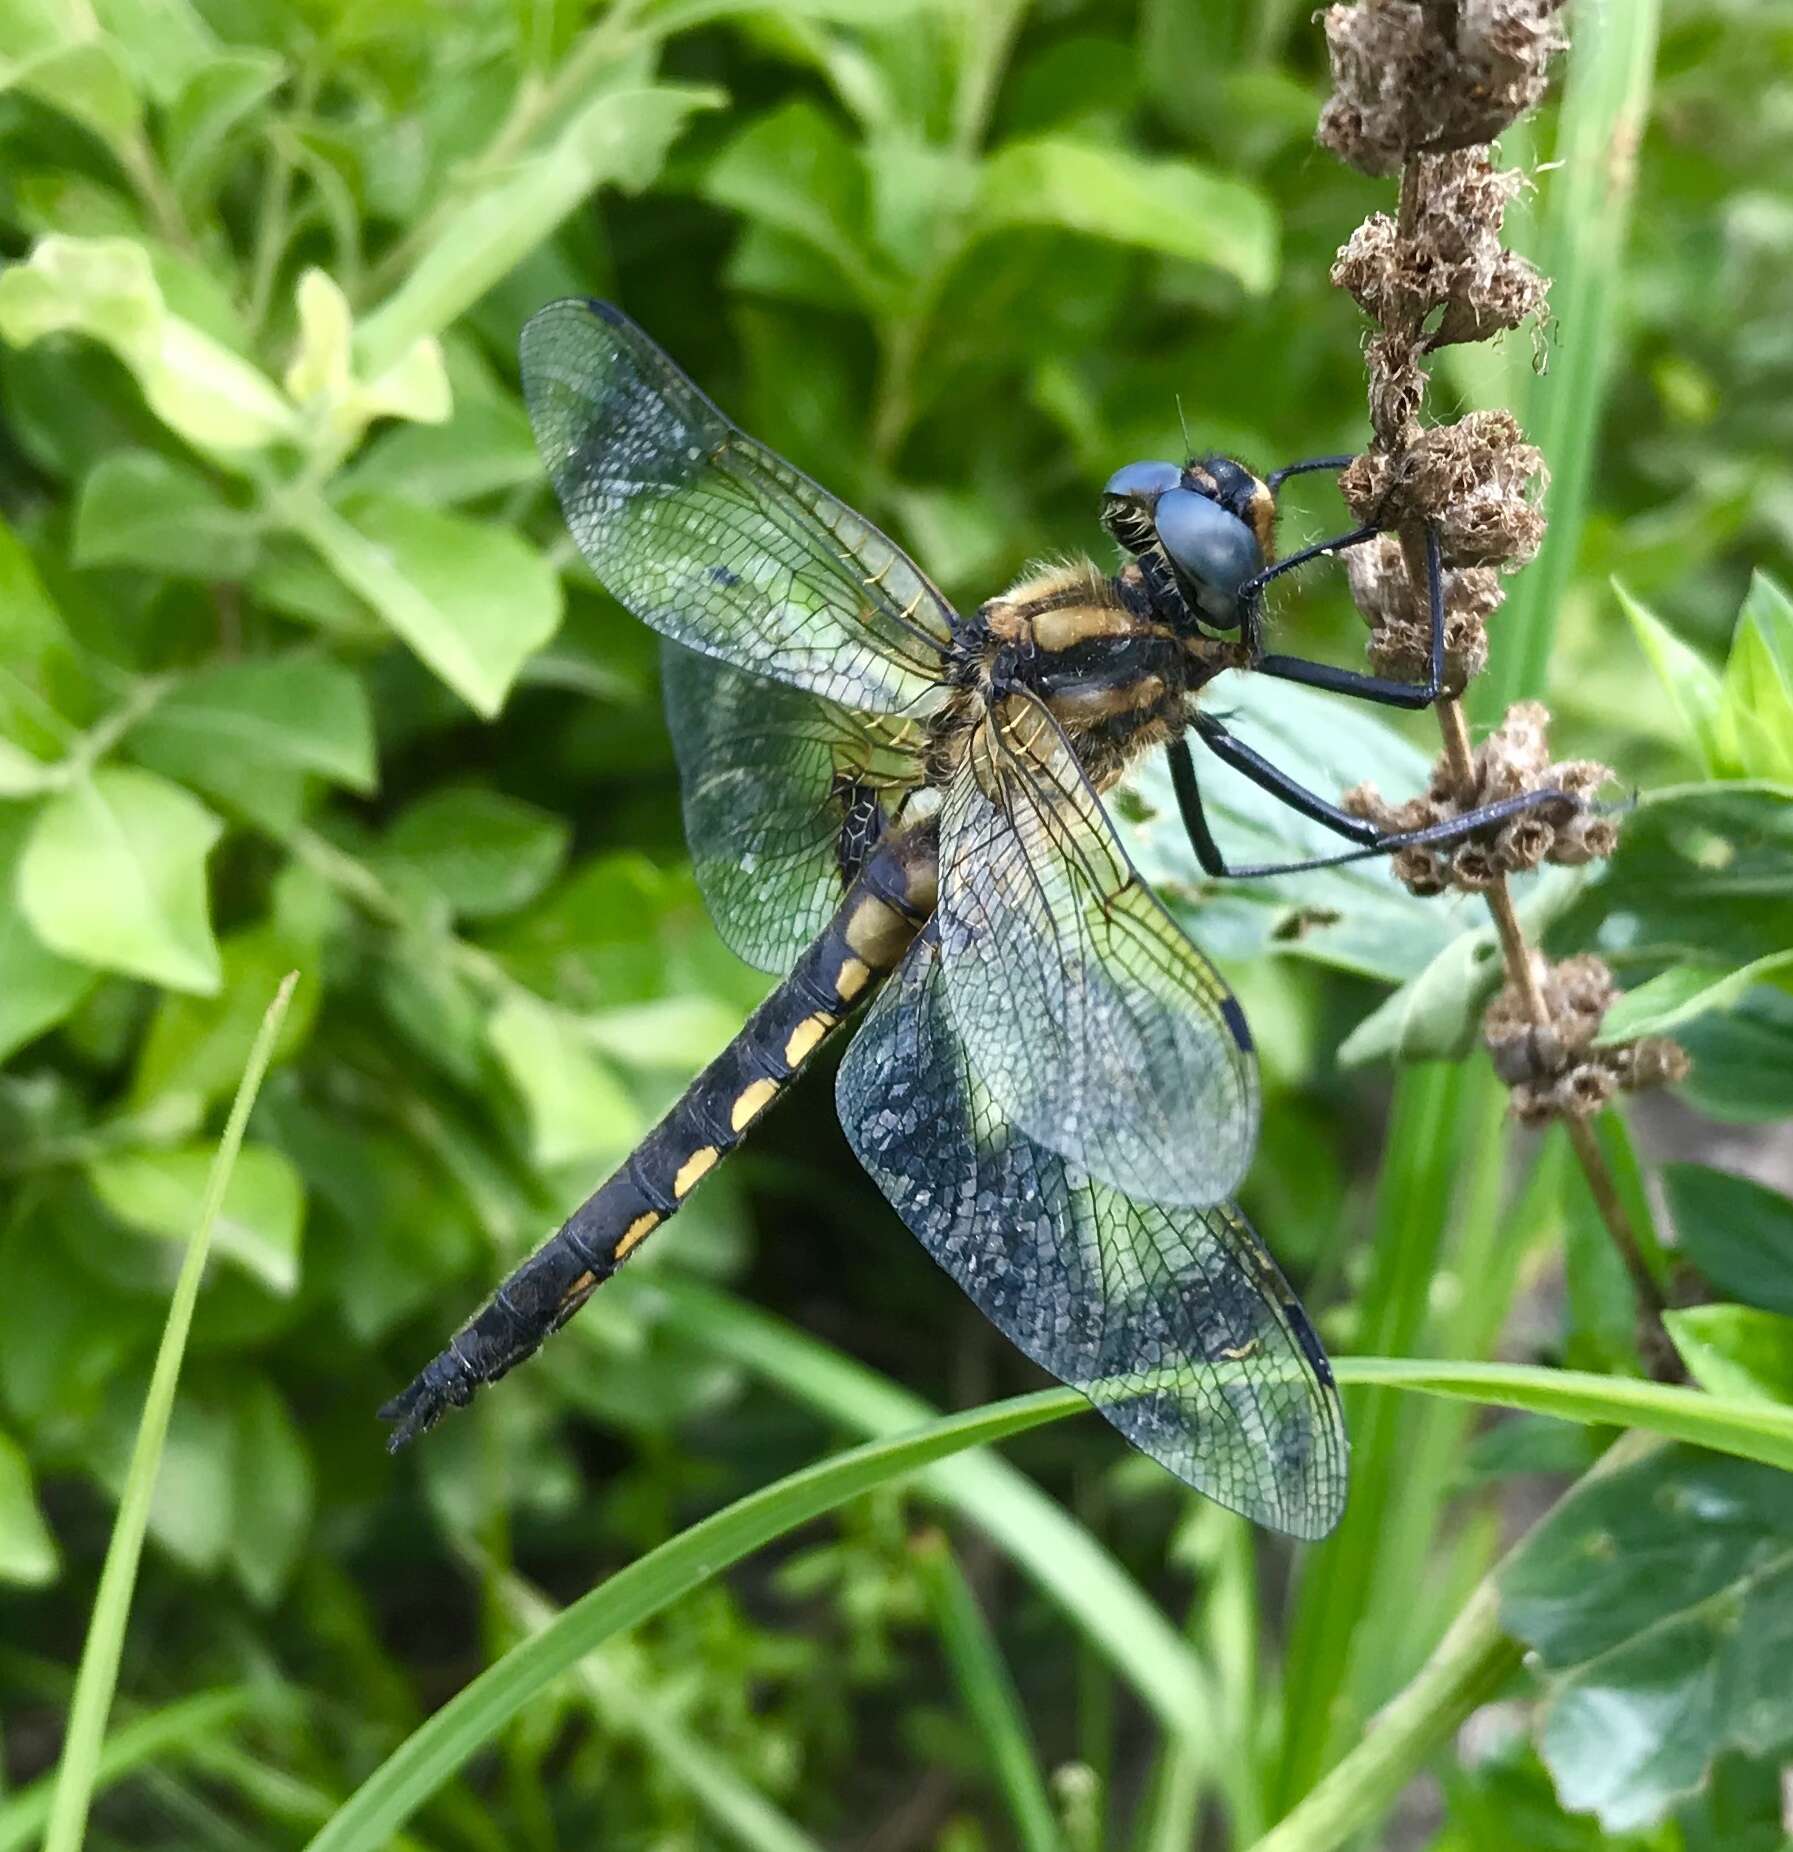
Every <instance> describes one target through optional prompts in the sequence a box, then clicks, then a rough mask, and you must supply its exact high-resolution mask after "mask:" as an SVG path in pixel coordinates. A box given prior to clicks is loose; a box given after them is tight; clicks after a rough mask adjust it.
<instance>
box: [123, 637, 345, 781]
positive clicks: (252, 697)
mask: <svg viewBox="0 0 1793 1852" xmlns="http://www.w3.org/2000/svg"><path fill="white" fill-rule="evenodd" d="M129 743H130V748H131V751H132V752H133V753H134V754H136V755H137V756H138V757H140V758H142V759H144V760H146V761H147V762H148V763H150V764H152V765H154V766H155V767H156V769H157V770H158V771H162V772H166V773H168V774H169V775H171V776H173V777H178V778H186V779H190V780H191V781H192V782H194V783H196V784H203V785H205V786H206V787H207V789H209V790H214V791H228V790H229V789H230V788H231V787H232V786H233V785H238V786H240V785H241V784H242V783H243V782H244V781H245V780H246V779H252V778H254V777H255V776H256V775H257V773H258V771H259V770H261V769H263V768H270V767H271V768H276V769H278V770H281V771H289V772H308V773H312V774H314V775H315V776H317V777H319V778H327V779H329V780H330V782H331V783H332V784H339V785H346V786H347V787H348V788H349V789H350V790H351V791H372V790H373V788H374V785H375V782H376V775H375V765H374V719H373V708H372V706H371V704H370V703H369V701H368V698H367V689H366V687H365V685H364V684H363V682H362V680H361V677H360V676H359V675H357V674H356V673H355V671H354V670H353V669H348V668H344V667H343V666H342V665H341V664H340V663H336V662H332V661H331V660H330V659H329V658H328V657H325V656H315V655H295V656H266V657H261V658H258V659H256V660H253V661H248V662H225V663H219V664H218V665H216V666H215V667H213V668H209V669H201V670H199V671H198V672H197V673H195V674H192V675H188V676H184V677H183V678H182V679H181V680H180V681H178V682H176V683H175V684H174V686H173V687H171V688H170V689H169V690H168V692H167V693H166V694H164V695H163V696H162V698H161V699H160V700H159V701H158V702H157V703H156V705H155V706H154V707H153V708H151V709H150V710H149V712H148V713H147V714H145V715H144V716H143V718H142V719H141V720H139V721H138V722H137V723H136V725H135V726H134V727H133V728H132V729H131V732H130V735H129Z"/></svg>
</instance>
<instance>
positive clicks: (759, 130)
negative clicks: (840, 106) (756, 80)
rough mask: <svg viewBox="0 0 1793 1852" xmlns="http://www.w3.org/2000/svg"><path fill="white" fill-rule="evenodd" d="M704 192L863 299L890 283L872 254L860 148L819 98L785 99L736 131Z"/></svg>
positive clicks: (881, 293)
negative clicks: (817, 262) (804, 254)
mask: <svg viewBox="0 0 1793 1852" xmlns="http://www.w3.org/2000/svg"><path fill="white" fill-rule="evenodd" d="M703 189H704V193H705V195H706V196H707V197H708V198H710V199H713V200H714V201H715V202H716V203H717V204H718V205H720V206H726V207H728V208H729V209H730V210H731V211H734V212H738V213H740V214H741V215H742V216H743V217H744V218H746V219H748V220H751V221H752V222H753V223H754V224H756V225H758V226H761V227H764V228H766V229H767V230H770V231H772V232H774V233H777V234H778V235H780V236H781V237H783V238H785V239H791V240H794V241H795V242H796V243H797V244H799V245H801V246H802V247H804V248H805V249H806V250H808V251H809V252H811V253H813V254H814V255H815V256H818V257H820V258H822V259H823V260H824V261H825V262H826V263H827V264H828V265H829V266H830V267H831V268H832V269H833V270H834V271H835V272H836V273H837V274H838V275H839V276H840V278H841V279H842V280H843V281H845V282H846V283H847V284H848V285H849V287H850V288H851V289H852V291H853V292H854V294H855V295H856V296H857V298H858V300H859V301H860V302H861V304H863V305H867V306H871V305H876V304H878V303H879V302H881V301H883V300H884V299H885V297H886V296H887V295H888V293H889V290H890V289H891V287H893V283H892V281H889V280H886V279H885V278H884V277H883V276H882V275H881V274H880V273H879V271H878V269H877V267H876V266H875V264H874V263H873V261H872V259H871V256H870V253H869V243H870V235H871V234H870V227H869V224H868V215H869V210H870V208H869V202H868V197H867V192H866V182H865V168H864V164H863V162H862V160H861V158H860V154H859V150H858V149H857V148H856V147H855V146H854V145H853V143H852V142H850V141H849V140H848V139H847V137H846V135H845V134H844V133H843V132H842V130H841V128H840V126H839V125H838V124H837V123H836V121H835V120H834V118H833V117H831V116H830V115H828V114H827V113H826V112H825V111H824V110H822V109H820V108H818V107H817V106H816V105H815V104H814V103H811V102H807V101H798V102H793V103H787V104H784V105H783V106H782V107H781V108H778V109H775V110H773V111H772V112H771V113H770V114H768V115H765V116H761V117H760V118H759V119H758V120H757V121H755V122H752V123H750V124H749V125H748V126H747V127H746V128H745V129H743V130H742V131H741V132H740V134H738V135H737V136H736V137H735V138H734V139H733V140H732V141H731V142H730V143H729V144H728V146H727V147H726V148H724V149H723V151H722V153H721V154H720V155H719V156H717V158H716V159H715V160H714V161H713V162H712V163H711V164H710V168H709V171H708V172H707V173H706V174H705V175H704V181H703Z"/></svg>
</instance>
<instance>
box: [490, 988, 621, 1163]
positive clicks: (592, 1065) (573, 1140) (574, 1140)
mask: <svg viewBox="0 0 1793 1852" xmlns="http://www.w3.org/2000/svg"><path fill="white" fill-rule="evenodd" d="M486 1034H487V1036H488V1037H489V1039H490V1041H491V1044H492V1048H493V1052H494V1053H495V1054H496V1055H497V1056H498V1059H499V1060H500V1061H501V1062H502V1063H503V1064H504V1070H505V1072H506V1073H507V1074H508V1075H509V1076H510V1079H511V1084H512V1085H513V1086H514V1087H515V1088H516V1090H517V1092H518V1094H519V1095H520V1096H521V1097H522V1100H523V1103H524V1105H525V1106H526V1107H527V1108H528V1111H529V1126H530V1150H531V1153H532V1155H533V1157H534V1159H535V1161H536V1163H537V1164H539V1165H540V1166H541V1167H542V1168H543V1169H544V1170H553V1169H556V1168H558V1167H559V1166H560V1165H562V1164H573V1163H578V1162H582V1161H585V1160H587V1159H591V1158H594V1157H597V1156H600V1155H601V1156H610V1155H613V1154H616V1153H620V1152H622V1151H624V1150H626V1149H627V1148H628V1146H629V1145H630V1144H631V1143H632V1142H633V1140H634V1139H635V1138H636V1136H637V1135H638V1134H639V1132H640V1131H641V1129H642V1124H641V1115H640V1114H639V1113H638V1112H637V1111H636V1109H635V1103H634V1102H633V1101H632V1100H631V1099H630V1098H629V1095H628V1093H627V1091H626V1090H625V1089H624V1087H623V1085H622V1083H621V1082H620V1081H619V1080H617V1078H616V1076H615V1075H614V1074H612V1073H611V1071H610V1069H609V1068H608V1067H607V1066H606V1065H605V1064H604V1063H603V1062H601V1061H599V1060H598V1059H597V1058H596V1057H595V1056H593V1055H592V1054H591V1053H590V1052H589V1051H588V1050H587V1049H586V1048H585V1047H584V1045H583V1043H582V1042H581V1040H580V1038H579V1035H578V1032H577V1030H576V1029H575V1028H574V1027H573V1026H572V1025H571V1024H570V1023H569V1022H568V1021H567V1019H566V1018H565V1017H564V1016H562V1015H561V1013H560V1012H559V1011H557V1010H553V1009H550V1008H548V1007H547V1006H546V1005H544V1004H540V1003H536V1002H533V1001H531V1000H530V999H529V998H527V997H525V996H523V995H522V994H520V993H519V994H517V995H515V996H512V997H509V998H507V999H506V1000H505V1001H504V1002H503V1003H502V1004H500V1005H499V1007H498V1008H497V1009H496V1010H494V1011H493V1013H492V1017H491V1020H490V1021H489V1022H488V1023H487V1025H486Z"/></svg>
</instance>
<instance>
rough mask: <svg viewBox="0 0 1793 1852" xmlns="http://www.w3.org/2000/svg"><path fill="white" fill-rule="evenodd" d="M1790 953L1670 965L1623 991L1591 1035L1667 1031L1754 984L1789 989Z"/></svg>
mask: <svg viewBox="0 0 1793 1852" xmlns="http://www.w3.org/2000/svg"><path fill="white" fill-rule="evenodd" d="M1790 972H1793V952H1775V953H1771V954H1770V955H1769V956H1768V957H1766V958H1758V959H1756V960H1755V961H1754V962H1753V963H1751V964H1747V965H1743V966H1741V967H1739V968H1738V969H1737V970H1735V971H1722V970H1716V969H1714V968H1713V967H1711V966H1709V965H1697V964H1696V965H1674V966H1672V967H1671V968H1670V969H1669V970H1667V971H1663V972H1659V973H1658V974H1657V975H1656V976H1655V977H1653V978H1651V979H1650V980H1649V981H1648V982H1647V983H1644V984H1640V985H1638V987H1637V988H1636V989H1635V990H1628V991H1626V992H1625V994H1624V995H1623V996H1622V997H1620V998H1618V1000H1617V1001H1616V1002H1615V1003H1614V1004H1613V1006H1612V1008H1611V1009H1610V1010H1608V1011H1607V1013H1606V1018H1605V1020H1604V1021H1603V1022H1602V1023H1601V1025H1600V1034H1599V1036H1598V1037H1597V1038H1596V1039H1597V1040H1598V1041H1600V1042H1602V1043H1611V1042H1629V1041H1631V1040H1633V1039H1634V1038H1635V1037H1637V1036H1640V1035H1666V1034H1668V1033H1669V1031H1670V1030H1672V1029H1678V1028H1680V1026H1681V1025H1682V1024H1683V1023H1684V1022H1691V1021H1692V1020H1693V1019H1694V1017H1696V1016H1704V1015H1705V1014H1706V1013H1707V1012H1708V1011H1709V1010H1728V1009H1730V1008H1731V1007H1732V1006H1733V1005H1734V1004H1737V1003H1740V1002H1741V1001H1742V1000H1743V998H1744V997H1745V996H1746V995H1747V994H1748V993H1749V992H1750V991H1751V990H1753V989H1754V988H1755V987H1756V986H1757V985H1758V984H1768V983H1776V984H1779V985H1780V986H1781V987H1782V988H1783V989H1785V988H1789V987H1790V986H1789V984H1788V975H1789V973H1790Z"/></svg>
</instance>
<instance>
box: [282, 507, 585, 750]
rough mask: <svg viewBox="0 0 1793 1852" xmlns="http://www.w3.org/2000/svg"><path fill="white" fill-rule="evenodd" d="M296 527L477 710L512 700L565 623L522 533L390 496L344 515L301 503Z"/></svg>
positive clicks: (491, 711) (549, 577)
mask: <svg viewBox="0 0 1793 1852" xmlns="http://www.w3.org/2000/svg"><path fill="white" fill-rule="evenodd" d="M293 517H294V525H295V527H296V529H297V531H298V532H299V533H301V534H302V535H303V536H304V537H305V539H306V540H308V541H309V542H310V543H311V545H312V546H313V547H314V548H316V550H317V552H318V553H319V555H320V556H321V557H322V558H323V559H324V560H325V561H326V562H327V563H328V564H329V566H330V567H331V569H332V570H333V571H334V572H335V573H336V575H337V577H338V578H340V579H341V580H342V581H343V583H344V584H345V585H347V586H348V587H349V588H350V589H351V590H352V591H355V592H358V593H359V594H360V595H361V596H362V597H363V598H365V599H366V600H367V602H368V603H369V604H370V605H372V606H373V608H374V609H375V610H376V611H377V612H379V614H380V616H381V617H383V618H384V619H385V620H386V622H387V623H388V624H389V625H391V627H392V628H393V629H394V630H395V631H396V632H397V633H398V634H399V635H400V636H401V637H403V638H404V640H405V642H406V643H408V644H409V645H410V646H411V648H412V649H413V650H415V651H416V652H417V654H418V655H419V656H421V657H422V658H423V660H424V661H425V662H426V663H428V664H429V666H430V667H431V668H432V669H434V670H435V672H436V673H437V674H438V675H439V676H440V677H441V678H442V680H443V681H445V682H446V683H447V684H448V685H449V687H450V688H452V689H453V690H454V691H455V693H456V694H458V695H459V696H460V697H461V699H462V700H463V701H465V702H466V703H467V705H468V706H469V707H471V708H472V709H473V710H474V711H475V712H476V713H479V714H482V715H484V716H485V717H486V718H488V719H490V718H491V717H492V716H493V715H495V714H496V713H497V712H498V711H499V709H500V708H502V707H503V705H504V699H505V696H506V695H507V694H508V693H509V691H510V687H511V684H512V683H513V682H514V681H515V680H516V677H517V672H518V670H519V669H521V668H522V666H523V664H524V662H525V661H527V660H528V658H529V656H530V655H531V654H532V653H533V652H534V651H535V650H537V649H539V648H540V647H541V646H542V644H544V643H546V642H547V640H548V639H549V638H550V637H551V636H552V635H553V634H554V632H555V630H556V629H557V628H558V627H559V624H560V614H561V590H560V580H559V579H558V578H557V577H556V575H555V573H554V571H553V569H552V567H550V566H549V564H548V562H547V561H546V560H545V559H544V558H543V557H542V556H541V554H539V553H538V552H536V551H535V549H534V548H533V547H531V546H529V545H528V543H527V542H525V541H523V540H521V539H519V538H518V537H517V536H516V535H515V534H514V533H511V532H510V531H509V530H507V529H505V528H501V527H494V526H490V525H488V524H486V523H484V522H479V521H472V520H468V519H467V518H466V517H465V516H462V515H456V514H445V513H443V512H442V511H441V510H440V509H435V508H423V507H419V506H417V505H416V504H414V503H410V502H403V501H400V500H398V499H397V498H396V497H391V496H367V497H363V498H360V499H358V500H357V501H356V502H355V503H353V504H352V506H351V510H350V511H349V512H347V513H344V514H339V513H337V512H336V511H335V510H333V509H330V508H328V507H326V506H325V505H324V504H323V503H321V502H315V503H310V504H300V505H298V506H296V507H295V508H294V510H293Z"/></svg>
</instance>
